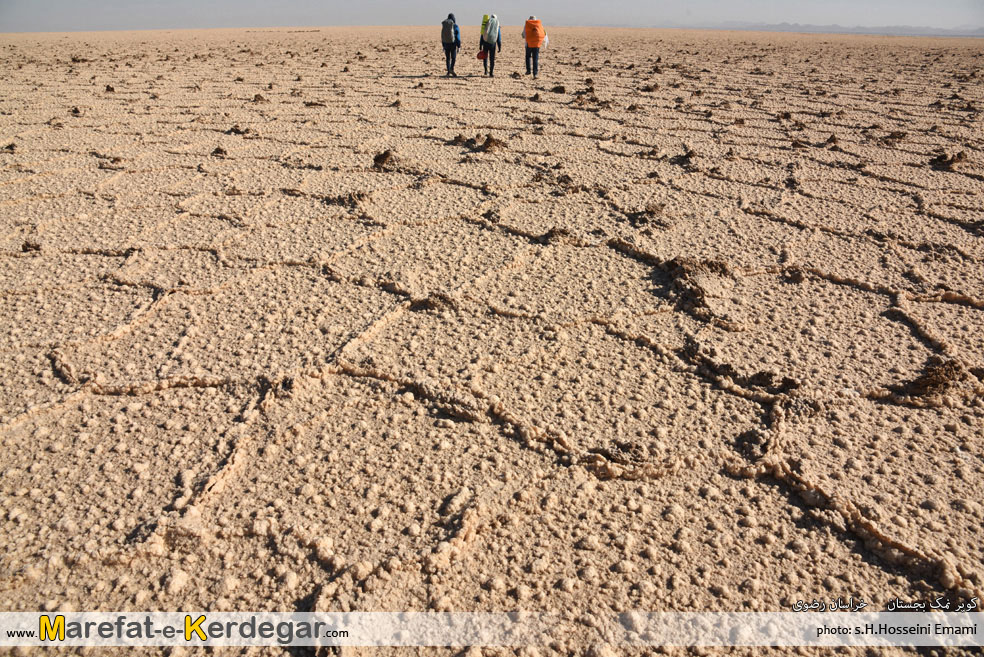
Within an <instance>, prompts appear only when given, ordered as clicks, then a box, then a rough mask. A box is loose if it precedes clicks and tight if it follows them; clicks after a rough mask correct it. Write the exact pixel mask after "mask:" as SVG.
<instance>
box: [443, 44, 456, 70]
mask: <svg viewBox="0 0 984 657" xmlns="http://www.w3.org/2000/svg"><path fill="white" fill-rule="evenodd" d="M457 58H458V48H457V47H456V46H455V45H454V44H453V43H445V44H444V65H445V66H446V67H447V69H448V73H452V72H454V60H455V59H457Z"/></svg>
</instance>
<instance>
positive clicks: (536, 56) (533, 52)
mask: <svg viewBox="0 0 984 657" xmlns="http://www.w3.org/2000/svg"><path fill="white" fill-rule="evenodd" d="M531 59H532V60H533V75H537V74H538V73H539V72H540V49H539V48H530V47H529V46H526V74H527V75H529V73H530V60H531Z"/></svg>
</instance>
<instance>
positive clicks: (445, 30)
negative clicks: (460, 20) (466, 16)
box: [441, 18, 454, 44]
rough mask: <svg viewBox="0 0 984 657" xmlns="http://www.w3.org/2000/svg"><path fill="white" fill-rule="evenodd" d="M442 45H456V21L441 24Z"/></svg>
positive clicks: (448, 20)
mask: <svg viewBox="0 0 984 657" xmlns="http://www.w3.org/2000/svg"><path fill="white" fill-rule="evenodd" d="M441 43H449V44H450V43H454V21H453V20H451V19H450V18H448V19H445V20H444V22H442V23H441Z"/></svg>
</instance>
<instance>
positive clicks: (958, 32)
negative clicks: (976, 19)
mask: <svg viewBox="0 0 984 657" xmlns="http://www.w3.org/2000/svg"><path fill="white" fill-rule="evenodd" d="M693 27H702V28H704V29H717V30H747V31H755V32H810V33H815V34H878V35H886V36H939V37H979V38H984V27H973V26H970V25H967V26H961V27H957V28H954V29H943V28H938V27H917V26H913V25H885V26H879V27H844V26H843V25H802V24H800V23H777V24H765V23H744V22H739V21H728V22H725V23H718V24H715V25H703V26H697V25H695V26H693Z"/></svg>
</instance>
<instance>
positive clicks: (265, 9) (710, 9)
mask: <svg viewBox="0 0 984 657" xmlns="http://www.w3.org/2000/svg"><path fill="white" fill-rule="evenodd" d="M449 11H453V12H455V13H456V14H457V17H458V22H459V23H461V24H463V25H470V24H474V23H477V22H478V21H479V20H480V18H481V15H482V14H483V13H485V12H486V11H494V12H495V13H497V14H499V16H500V18H502V20H503V22H505V23H507V24H508V23H519V22H521V20H522V19H525V18H526V17H527V16H528V15H529V14H537V15H538V16H540V17H541V18H542V19H543V20H544V22H545V23H546V24H553V25H626V26H638V27H658V26H674V25H711V24H719V23H723V22H727V21H744V22H752V23H782V22H789V23H812V24H830V23H837V24H840V25H843V26H846V27H853V26H869V27H870V26H882V25H914V26H920V27H941V28H954V27H966V26H973V27H982V26H984V0H674V1H672V2H671V1H669V0H621V1H619V0H611V1H609V2H605V1H604V0H601V1H599V0H591V1H581V2H578V1H576V0H575V1H570V0H567V1H565V0H483V2H473V1H467V2H463V1H460V0H354V1H353V0H345V1H339V0H321V1H315V0H268V1H266V2H259V1H257V0H0V32H23V31H67V30H119V29H153V28H201V27H264V26H307V25H422V24H430V23H438V22H440V20H441V19H442V18H443V17H444V16H445V15H447V13H448V12H449Z"/></svg>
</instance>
